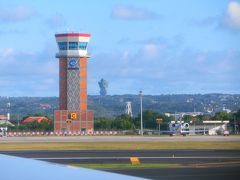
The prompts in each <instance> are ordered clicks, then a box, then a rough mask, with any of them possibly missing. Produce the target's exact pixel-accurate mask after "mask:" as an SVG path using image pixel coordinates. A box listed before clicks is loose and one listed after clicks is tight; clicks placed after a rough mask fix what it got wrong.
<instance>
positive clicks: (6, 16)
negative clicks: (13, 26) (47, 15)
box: [0, 6, 34, 22]
mask: <svg viewBox="0 0 240 180" xmlns="http://www.w3.org/2000/svg"><path fill="white" fill-rule="evenodd" d="M33 14H34V12H33V9H32V8H31V7H29V6H17V7H13V8H0V21H2V22H19V21H25V20H28V19H29V18H31V17H32V16H33Z"/></svg>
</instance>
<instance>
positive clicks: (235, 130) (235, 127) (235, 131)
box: [234, 115, 237, 134]
mask: <svg viewBox="0 0 240 180" xmlns="http://www.w3.org/2000/svg"><path fill="white" fill-rule="evenodd" d="M234 134H237V126H236V115H234Z"/></svg>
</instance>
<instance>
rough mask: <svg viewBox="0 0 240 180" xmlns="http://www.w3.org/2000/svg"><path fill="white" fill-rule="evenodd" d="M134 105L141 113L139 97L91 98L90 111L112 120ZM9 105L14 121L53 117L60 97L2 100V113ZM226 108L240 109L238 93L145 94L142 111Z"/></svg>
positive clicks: (134, 112)
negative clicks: (37, 115)
mask: <svg viewBox="0 0 240 180" xmlns="http://www.w3.org/2000/svg"><path fill="white" fill-rule="evenodd" d="M127 101H131V102H132V111H133V114H134V115H135V116H136V115H137V114H138V113H139V111H140V110H139V108H140V98H139V96H137V95H113V96H109V95H108V96H104V97H102V96H98V95H95V96H93V95H90V96H89V98H88V104H89V109H92V110H94V111H95V116H98V117H100V116H102V117H113V116H117V115H119V114H123V113H124V112H125V106H126V102H127ZM7 102H10V103H11V110H10V111H11V115H12V118H15V119H20V118H22V117H23V116H26V115H28V114H46V115H48V116H52V114H53V111H54V110H55V109H57V108H58V98H57V97H10V98H9V99H7V98H6V97H0V114H6V113H7ZM223 108H225V109H229V110H231V111H236V110H238V109H240V95H239V94H235V95H232V94H204V95H202V94H195V95H188V94H181V95H174V94H173V95H145V96H143V109H144V110H152V111H156V112H160V113H164V112H193V111H196V112H205V113H207V112H213V113H214V112H219V111H222V110H223Z"/></svg>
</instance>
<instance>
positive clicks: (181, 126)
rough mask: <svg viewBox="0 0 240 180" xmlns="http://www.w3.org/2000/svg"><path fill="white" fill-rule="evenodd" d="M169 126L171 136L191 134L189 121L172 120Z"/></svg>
mask: <svg viewBox="0 0 240 180" xmlns="http://www.w3.org/2000/svg"><path fill="white" fill-rule="evenodd" d="M168 126H169V133H170V135H171V136H172V135H176V134H179V135H183V136H186V135H187V134H189V127H190V126H189V124H188V123H184V122H183V121H177V122H176V121H171V122H170V123H169V124H168Z"/></svg>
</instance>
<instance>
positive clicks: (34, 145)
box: [0, 141, 240, 151]
mask: <svg viewBox="0 0 240 180" xmlns="http://www.w3.org/2000/svg"><path fill="white" fill-rule="evenodd" d="M141 149H146V150H151V149H152V150H153V149H234V150H240V142H229V141H227V142H28V143H16V142H7V143H5V142H2V143H0V151H16V150H141Z"/></svg>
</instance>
